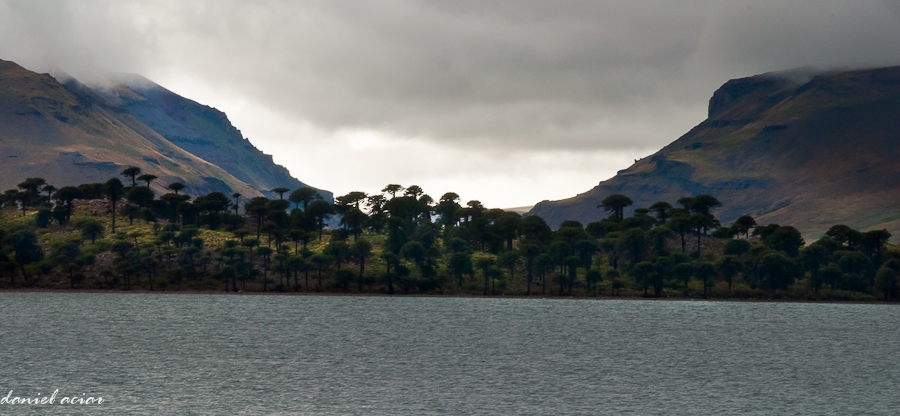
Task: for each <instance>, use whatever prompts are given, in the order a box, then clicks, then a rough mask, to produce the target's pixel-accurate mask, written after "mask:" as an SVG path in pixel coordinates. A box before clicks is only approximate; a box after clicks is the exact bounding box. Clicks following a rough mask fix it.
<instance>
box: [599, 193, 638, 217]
mask: <svg viewBox="0 0 900 416" xmlns="http://www.w3.org/2000/svg"><path fill="white" fill-rule="evenodd" d="M633 203H634V201H632V200H631V198H629V197H627V196H625V195H622V194H613V195H610V196H608V197H606V198H603V201H601V202H600V205H597V208H603V210H604V211H606V212H607V213H608V214H609V215H610V216H611V217H612V219H613V220H614V221H616V222H621V221H622V219H624V218H625V207H629V206H631V204H633Z"/></svg>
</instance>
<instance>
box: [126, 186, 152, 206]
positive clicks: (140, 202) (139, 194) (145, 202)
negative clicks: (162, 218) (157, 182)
mask: <svg viewBox="0 0 900 416" xmlns="http://www.w3.org/2000/svg"><path fill="white" fill-rule="evenodd" d="M154 197H156V194H154V193H153V191H152V190H151V189H150V188H149V187H145V186H135V187H133V188H131V189H129V190H128V192H126V193H125V199H127V200H128V202H131V203H132V204H135V205H137V206H138V208H144V207H147V206H150V204H151V203H152V202H153V198H154Z"/></svg>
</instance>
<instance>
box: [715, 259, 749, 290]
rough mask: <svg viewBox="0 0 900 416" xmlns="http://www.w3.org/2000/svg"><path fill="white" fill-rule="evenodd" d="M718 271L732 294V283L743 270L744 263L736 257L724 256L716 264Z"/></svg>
mask: <svg viewBox="0 0 900 416" xmlns="http://www.w3.org/2000/svg"><path fill="white" fill-rule="evenodd" d="M716 269H717V270H718V272H719V273H720V274H721V275H722V276H724V277H725V281H726V282H728V291H729V292H731V282H732V280H733V279H734V276H736V275H737V274H738V273H740V272H741V270H742V269H743V263H741V261H740V260H739V259H738V258H737V257H735V256H724V257H722V258H721V259H719V261H718V262H717V263H716Z"/></svg>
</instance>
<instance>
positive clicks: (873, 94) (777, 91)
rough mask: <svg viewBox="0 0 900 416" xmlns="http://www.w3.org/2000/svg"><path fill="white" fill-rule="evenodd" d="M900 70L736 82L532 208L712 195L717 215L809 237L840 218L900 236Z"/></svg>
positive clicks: (547, 211) (577, 210)
mask: <svg viewBox="0 0 900 416" xmlns="http://www.w3.org/2000/svg"><path fill="white" fill-rule="evenodd" d="M898 114H900V67H892V68H882V69H874V70H860V71H850V72H841V73H828V74H820V75H816V76H812V74H808V73H807V72H804V71H787V72H780V73H768V74H763V75H757V76H754V77H749V78H743V79H737V80H731V81H728V82H727V83H725V84H724V85H723V86H722V87H721V88H720V89H719V90H717V91H716V92H715V94H713V97H712V98H711V99H710V105H709V117H708V118H707V120H705V121H704V122H702V123H700V124H699V125H698V126H696V127H694V128H693V129H691V131H689V132H687V133H686V134H685V135H684V136H682V137H681V138H679V139H678V140H676V141H674V142H673V143H671V144H669V145H668V146H666V147H664V148H663V149H661V150H660V151H659V152H657V153H656V154H654V155H652V156H650V157H648V158H644V159H641V160H639V161H638V162H636V163H635V164H634V165H632V166H631V167H629V168H628V169H625V170H622V171H619V172H618V174H617V175H616V176H615V177H613V178H612V179H609V180H607V181H604V182H601V183H600V184H599V185H598V186H596V187H594V188H593V189H591V190H590V191H588V192H585V193H583V194H580V195H578V196H575V197H573V198H569V199H565V200H561V201H543V202H541V203H539V204H537V205H536V206H535V207H534V209H532V210H531V211H530V213H531V214H534V215H540V216H542V217H544V218H545V219H547V220H548V223H550V224H552V225H558V224H559V223H560V222H561V221H563V220H565V219H577V220H580V221H582V222H590V221H595V220H598V219H600V218H602V217H603V214H604V213H603V212H602V211H601V210H600V209H598V208H596V207H597V205H599V204H600V201H601V200H602V199H603V198H605V197H606V196H608V195H610V194H613V193H621V194H625V195H628V196H630V197H631V198H632V199H633V200H634V201H635V207H647V206H649V205H650V204H652V203H653V202H656V201H659V200H663V201H668V202H670V203H672V204H673V205H674V203H675V201H676V200H677V199H678V198H681V197H684V196H690V195H695V194H701V193H705V194H710V195H713V196H715V197H716V198H718V199H719V200H720V201H722V203H723V207H722V208H721V209H720V210H718V211H717V214H718V216H719V218H720V220H721V221H722V222H723V223H724V222H728V221H732V220H734V219H735V218H736V217H738V216H740V215H743V214H750V215H753V216H754V217H756V218H757V221H758V222H759V223H761V224H765V223H772V222H774V223H780V224H786V225H787V224H789V225H794V226H796V227H797V228H798V229H799V230H800V231H801V232H802V233H803V234H804V236H805V237H807V238H815V237H817V236H819V235H821V234H822V233H823V232H824V231H825V230H827V228H828V227H830V226H831V225H834V224H846V225H849V226H851V227H855V228H859V229H871V228H878V229H880V228H886V229H887V230H888V231H890V232H891V233H892V234H894V235H900V164H898V163H896V161H897V160H898V156H900V117H898Z"/></svg>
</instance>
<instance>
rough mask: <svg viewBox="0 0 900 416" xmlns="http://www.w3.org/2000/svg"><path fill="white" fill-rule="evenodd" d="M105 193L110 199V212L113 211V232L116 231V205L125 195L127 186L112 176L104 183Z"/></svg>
mask: <svg viewBox="0 0 900 416" xmlns="http://www.w3.org/2000/svg"><path fill="white" fill-rule="evenodd" d="M103 195H105V196H106V199H107V200H108V201H109V207H110V212H111V213H112V227H111V232H112V233H113V234H115V233H116V205H117V204H118V203H119V200H121V199H122V197H123V196H125V186H124V185H122V181H120V180H119V179H118V178H112V179H110V180H108V181H106V183H104V184H103Z"/></svg>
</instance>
